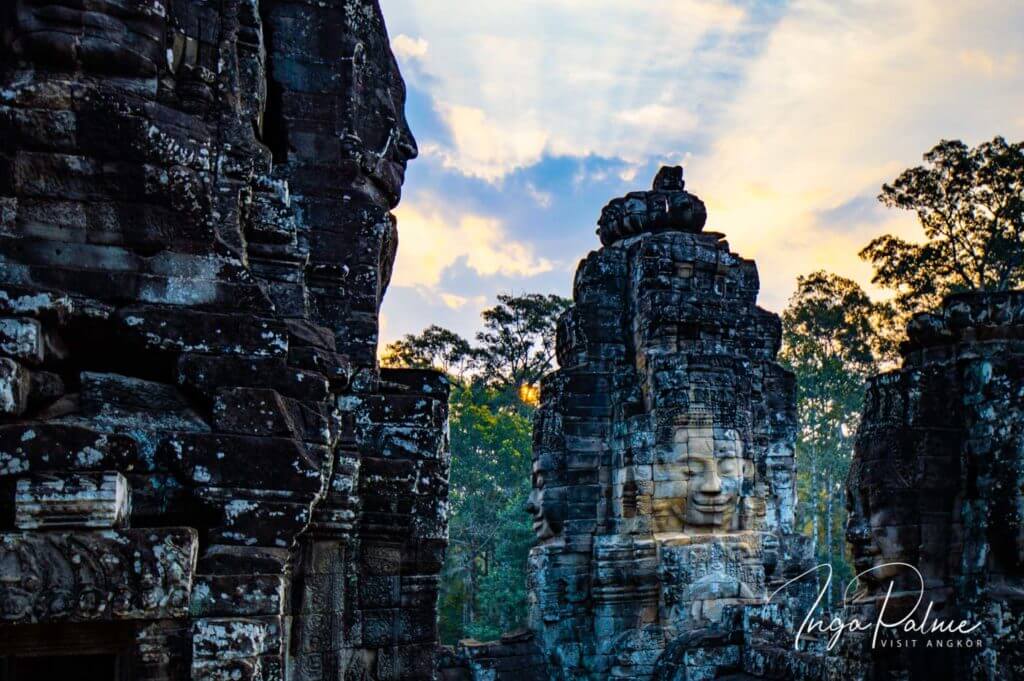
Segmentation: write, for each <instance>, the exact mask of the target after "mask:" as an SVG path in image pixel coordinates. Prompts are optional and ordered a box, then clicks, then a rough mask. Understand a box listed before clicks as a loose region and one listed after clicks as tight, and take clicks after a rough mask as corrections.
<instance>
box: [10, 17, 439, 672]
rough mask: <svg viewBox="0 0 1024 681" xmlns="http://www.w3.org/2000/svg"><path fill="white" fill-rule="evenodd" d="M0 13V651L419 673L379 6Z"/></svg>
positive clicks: (432, 545)
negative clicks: (392, 337) (396, 365)
mask: <svg viewBox="0 0 1024 681" xmlns="http://www.w3.org/2000/svg"><path fill="white" fill-rule="evenodd" d="M0 29H2V31H0V46H2V62H0V570H2V575H3V581H2V582H0V629H2V630H3V631H2V634H0V657H2V658H3V664H5V665H7V667H8V672H9V673H11V674H14V675H15V678H17V674H18V672H17V670H18V668H19V666H18V665H19V664H24V663H23V662H19V660H23V658H25V657H27V656H38V655H40V654H42V655H52V654H55V653H56V652H61V651H62V652H68V651H69V650H74V651H78V652H81V653H82V654H108V655H116V656H118V660H119V662H118V666H119V669H120V670H121V672H120V673H121V675H122V677H123V678H126V679H127V678H130V679H186V678H195V679H200V678H201V679H228V678H231V679H268V680H269V679H295V680H304V679H322V678H335V679H422V678H428V677H429V676H430V674H431V673H432V667H433V664H434V656H435V645H436V639H437V635H436V623H435V610H436V594H437V574H438V572H439V570H440V565H441V562H442V560H443V554H444V548H445V543H446V536H447V533H446V519H445V515H444V509H445V504H444V500H445V498H446V496H447V473H448V453H447V390H448V389H447V384H446V382H445V381H444V379H443V378H442V377H441V376H439V375H437V374H435V373H431V372H416V371H401V370H385V371H381V370H379V369H378V367H377V363H376V347H377V331H378V329H377V316H378V311H379V307H380V303H381V300H382V297H383V295H384V292H385V290H386V288H387V284H388V280H389V278H390V273H391V267H392V265H393V262H394V257H395V250H396V248H397V229H396V224H395V218H394V216H393V215H391V213H390V212H389V211H390V209H391V208H393V207H394V206H395V205H396V203H397V202H398V200H399V197H400V192H401V184H402V180H403V177H404V171H405V166H406V163H407V161H408V160H410V159H412V158H414V157H415V155H416V144H415V141H414V139H413V137H412V135H411V133H410V131H409V130H408V126H407V124H406V122H405V117H404V113H403V108H404V101H405V89H404V84H403V83H402V79H401V76H400V74H399V72H398V69H397V66H396V63H395V60H394V57H393V55H392V54H391V52H390V49H389V43H388V38H387V33H386V30H385V27H384V22H383V19H382V16H381V12H380V8H379V7H378V6H377V5H376V3H375V2H372V1H363V0H356V1H354V2H352V1H348V2H342V1H340V0H337V1H332V0H328V1H324V2H301V1H291V2H286V1H282V0H260V1H259V2H257V1H256V0H217V1H213V0H128V1H126V2H121V1H120V0H118V1H115V0H96V1H95V2H90V3H85V4H75V3H58V2H51V1H50V0H17V1H16V2H13V3H6V4H5V5H4V7H3V8H0ZM11 670H13V671H11Z"/></svg>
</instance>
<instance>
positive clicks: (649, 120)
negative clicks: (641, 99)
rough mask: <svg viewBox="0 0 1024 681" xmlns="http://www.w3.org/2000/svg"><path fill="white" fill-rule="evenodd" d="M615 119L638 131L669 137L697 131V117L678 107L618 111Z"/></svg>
mask: <svg viewBox="0 0 1024 681" xmlns="http://www.w3.org/2000/svg"><path fill="white" fill-rule="evenodd" d="M615 119H616V120H618V121H621V122H622V123H625V124H626V125H627V126H631V127H633V128H636V129H639V130H656V131H658V133H659V134H662V135H666V136H669V137H673V138H675V137H680V136H682V135H685V134H686V133H689V132H693V131H694V130H696V129H697V116H695V115H694V114H692V113H690V112H689V111H686V110H685V109H680V108H678V107H671V106H665V105H664V104H648V105H646V106H641V107H639V108H636V109H629V110H627V111H620V112H619V113H617V114H615Z"/></svg>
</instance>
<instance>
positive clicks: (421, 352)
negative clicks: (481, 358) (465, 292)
mask: <svg viewBox="0 0 1024 681" xmlns="http://www.w3.org/2000/svg"><path fill="white" fill-rule="evenodd" d="M476 359H477V352H476V351H475V350H473V348H472V347H471V346H470V344H469V342H468V341H467V340H466V339H465V338H463V337H462V336H460V335H459V334H457V333H455V332H454V331H449V330H448V329H445V328H442V327H440V326H437V325H433V324H432V325H430V326H428V327H427V328H425V329H423V331H422V332H421V333H419V334H417V335H414V334H406V335H405V336H403V337H402V339H401V340H398V341H395V342H394V343H391V344H389V345H388V346H387V347H386V348H385V350H384V357H383V358H382V362H383V363H384V365H385V366H396V367H403V366H404V367H415V368H418V369H429V368H436V369H439V370H440V371H443V372H444V373H446V374H450V375H453V376H456V377H458V378H462V377H463V376H464V375H465V373H466V372H467V371H468V370H470V369H471V368H472V367H473V364H474V362H475V361H476Z"/></svg>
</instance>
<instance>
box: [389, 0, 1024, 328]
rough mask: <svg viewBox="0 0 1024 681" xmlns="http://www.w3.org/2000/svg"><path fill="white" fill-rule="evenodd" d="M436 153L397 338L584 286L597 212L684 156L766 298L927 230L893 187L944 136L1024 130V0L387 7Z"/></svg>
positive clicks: (402, 228) (416, 224) (402, 222)
mask: <svg viewBox="0 0 1024 681" xmlns="http://www.w3.org/2000/svg"><path fill="white" fill-rule="evenodd" d="M381 4H382V7H383V10H384V15H385V19H386V21H387V24H388V30H389V32H390V35H391V44H392V49H393V51H394V52H395V54H396V56H397V58H398V62H399V65H400V68H401V69H402V73H403V75H404V77H405V80H406V84H407V87H408V100H407V103H406V115H407V117H408V120H409V124H410V127H411V128H412V130H413V133H414V135H415V136H416V139H417V141H418V144H419V150H420V154H419V158H417V159H416V160H414V161H411V162H410V165H409V170H408V172H407V175H406V183H405V188H404V192H403V199H402V202H401V204H400V205H399V206H398V208H397V209H396V211H395V214H396V215H397V217H398V230H399V249H398V258H397V263H396V266H395V272H394V275H393V278H392V281H391V286H390V288H389V289H388V292H387V294H386V296H385V302H384V305H383V309H382V312H381V347H382V348H383V346H384V344H386V343H388V342H391V341H393V340H395V339H397V338H400V337H401V336H402V335H404V334H407V333H417V332H419V331H421V330H422V329H423V328H424V327H426V326H428V325H429V324H439V325H441V326H444V327H447V328H449V329H452V330H454V331H457V332H459V333H461V334H462V335H464V336H466V337H467V338H472V336H473V335H474V334H475V333H476V331H478V330H479V328H480V317H479V315H480V312H481V311H482V310H483V309H485V308H487V307H490V306H491V305H493V304H494V302H495V296H496V295H497V294H499V293H502V292H511V293H556V294H559V295H563V296H566V297H568V296H570V295H571V288H572V278H573V273H574V272H575V269H576V265H577V264H578V262H579V261H580V259H581V258H583V257H584V256H586V254H587V253H588V252H589V251H591V250H594V249H596V248H597V247H598V246H599V245H600V244H599V242H598V240H597V237H596V235H595V234H594V230H595V228H596V220H597V217H598V215H599V214H600V211H601V207H602V206H603V205H604V204H605V203H607V201H608V200H609V199H611V198H613V197H616V196H621V195H623V194H625V193H626V192H627V191H633V190H638V189H649V188H650V183H651V180H652V178H653V177H654V174H655V172H656V171H657V169H658V167H659V166H660V165H663V164H682V165H684V167H685V175H686V186H687V190H688V191H691V192H693V193H695V194H697V195H698V196H700V197H701V198H702V199H703V200H704V202H705V203H706V204H707V207H708V213H709V217H708V223H707V226H706V227H705V230H708V231H717V232H723V233H725V234H726V236H727V239H728V241H729V244H730V246H731V248H732V250H733V251H735V252H737V253H739V254H740V255H742V256H744V257H747V258H754V259H755V260H756V261H757V264H758V270H759V272H760V278H761V295H760V299H759V302H760V304H761V306H762V307H765V308H767V309H769V310H773V311H776V312H778V311H781V310H782V309H783V308H784V307H785V305H786V301H787V300H788V298H789V296H790V295H791V293H792V291H793V289H794V286H795V283H796V277H797V276H798V275H801V274H807V273H809V272H812V271H814V270H818V269H826V270H829V271H832V272H836V273H837V274H840V275H843V276H846V277H850V278H852V279H854V280H856V281H858V282H859V283H861V284H862V285H863V286H865V287H866V288H867V289H868V290H869V291H870V292H872V293H873V294H875V295H881V292H879V291H877V290H875V289H874V288H872V287H871V286H870V279H871V269H870V267H869V266H868V265H867V264H866V263H864V262H862V261H861V260H860V259H859V258H858V257H857V252H858V251H859V250H860V249H861V248H862V247H863V246H864V245H866V244H867V243H868V242H869V241H870V240H871V239H872V238H874V237H876V236H878V235H881V234H885V233H892V234H898V235H900V236H903V237H905V238H910V239H914V240H916V239H918V238H920V236H921V233H920V229H919V227H918V226H917V223H916V220H915V219H914V216H913V215H912V214H908V213H905V212H901V211H896V210H893V209H887V208H885V207H883V206H882V205H881V204H879V203H878V202H877V200H876V198H875V197H876V196H877V195H878V193H879V189H880V187H881V185H882V183H883V182H886V181H889V180H892V179H894V178H895V177H896V176H897V175H899V173H900V172H901V171H902V170H903V169H905V168H908V167H911V166H915V165H919V164H920V163H921V156H922V154H923V153H924V152H926V151H927V150H928V149H930V148H931V147H932V146H934V145H935V144H936V143H937V142H938V141H939V140H941V139H962V140H963V141H965V142H967V143H968V144H970V145H975V144H978V143H980V142H982V141H985V140H989V139H991V138H992V137H994V136H996V135H1003V136H1004V137H1006V138H1007V139H1010V140H1014V141H1016V140H1020V139H1022V138H1024V41H1022V40H1021V36H1022V35H1024V2H1018V1H1017V0H972V1H970V2H967V1H951V0H885V1H875V0H862V1H851V2H842V1H839V0H794V1H792V2H775V1H765V2H729V1H727V0H635V1H634V0H614V1H612V0H515V1H514V2H509V1H508V0H473V1H472V2H470V1H467V0H382V2H381Z"/></svg>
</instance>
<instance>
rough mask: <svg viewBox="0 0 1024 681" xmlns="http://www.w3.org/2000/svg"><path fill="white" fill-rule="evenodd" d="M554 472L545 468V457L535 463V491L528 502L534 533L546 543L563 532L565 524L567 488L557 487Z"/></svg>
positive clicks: (527, 506)
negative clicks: (554, 483)
mask: <svg viewBox="0 0 1024 681" xmlns="http://www.w3.org/2000/svg"><path fill="white" fill-rule="evenodd" d="M553 473H554V471H553V470H551V468H550V466H545V463H544V461H543V457H541V458H540V459H536V460H534V463H533V489H532V490H531V491H530V496H529V499H528V500H527V502H526V512H527V513H529V514H530V515H531V516H533V531H534V534H536V535H537V539H539V540H541V541H544V540H546V539H551V538H552V537H555V536H557V535H558V534H560V533H561V532H562V525H563V523H564V522H565V515H566V509H565V487H562V486H556V485H553V484H552V483H553V482H555V480H554V475H553Z"/></svg>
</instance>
